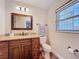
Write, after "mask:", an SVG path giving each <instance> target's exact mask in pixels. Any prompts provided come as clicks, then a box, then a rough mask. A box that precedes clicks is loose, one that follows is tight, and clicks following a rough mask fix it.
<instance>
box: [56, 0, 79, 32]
mask: <svg viewBox="0 0 79 59" xmlns="http://www.w3.org/2000/svg"><path fill="white" fill-rule="evenodd" d="M56 14H57V23H56V24H57V31H79V1H77V0H76V1H74V2H71V3H69V4H67V5H64V6H63V7H61V8H59V9H58V10H57V11H56Z"/></svg>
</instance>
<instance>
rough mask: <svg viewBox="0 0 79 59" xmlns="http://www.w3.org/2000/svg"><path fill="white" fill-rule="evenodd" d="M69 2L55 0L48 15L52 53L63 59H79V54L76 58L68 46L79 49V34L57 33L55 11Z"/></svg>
mask: <svg viewBox="0 0 79 59" xmlns="http://www.w3.org/2000/svg"><path fill="white" fill-rule="evenodd" d="M67 1H68V0H54V2H53V4H52V6H51V8H50V10H49V14H48V24H49V39H50V43H51V46H52V51H53V52H55V53H56V54H57V55H60V56H62V57H63V59H79V54H78V55H77V56H76V55H74V54H72V53H70V52H69V51H68V50H67V47H68V46H71V47H72V48H77V49H79V34H75V33H73V34H72V33H59V32H56V31H55V25H56V23H55V21H56V13H55V10H56V9H57V8H58V7H59V6H61V5H63V4H64V3H66V2H67Z"/></svg>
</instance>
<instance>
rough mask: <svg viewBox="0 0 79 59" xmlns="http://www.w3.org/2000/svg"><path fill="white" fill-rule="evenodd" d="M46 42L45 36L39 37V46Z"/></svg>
mask: <svg viewBox="0 0 79 59" xmlns="http://www.w3.org/2000/svg"><path fill="white" fill-rule="evenodd" d="M46 41H47V37H46V36H44V37H40V44H44V43H46Z"/></svg>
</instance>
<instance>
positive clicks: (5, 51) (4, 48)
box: [0, 42, 8, 59]
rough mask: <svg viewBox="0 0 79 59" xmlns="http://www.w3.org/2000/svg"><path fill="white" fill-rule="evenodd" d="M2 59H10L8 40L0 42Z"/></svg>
mask: <svg viewBox="0 0 79 59" xmlns="http://www.w3.org/2000/svg"><path fill="white" fill-rule="evenodd" d="M0 59H8V42H0Z"/></svg>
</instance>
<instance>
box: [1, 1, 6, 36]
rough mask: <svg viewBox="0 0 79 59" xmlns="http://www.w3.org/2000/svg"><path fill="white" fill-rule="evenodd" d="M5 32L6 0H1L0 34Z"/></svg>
mask: <svg viewBox="0 0 79 59" xmlns="http://www.w3.org/2000/svg"><path fill="white" fill-rule="evenodd" d="M4 33H5V0H0V35H1V34H4Z"/></svg>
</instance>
